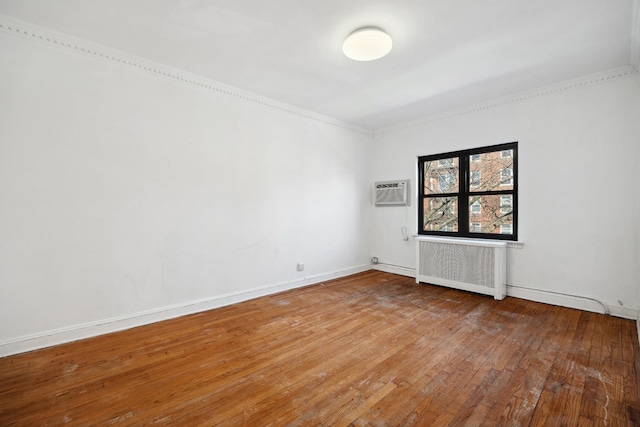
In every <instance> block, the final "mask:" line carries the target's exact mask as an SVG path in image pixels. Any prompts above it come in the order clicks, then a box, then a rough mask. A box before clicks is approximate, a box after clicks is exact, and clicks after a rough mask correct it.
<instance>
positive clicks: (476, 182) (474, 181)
mask: <svg viewBox="0 0 640 427" xmlns="http://www.w3.org/2000/svg"><path fill="white" fill-rule="evenodd" d="M481 177H482V172H481V171H479V170H477V171H471V186H472V187H480V178H481Z"/></svg>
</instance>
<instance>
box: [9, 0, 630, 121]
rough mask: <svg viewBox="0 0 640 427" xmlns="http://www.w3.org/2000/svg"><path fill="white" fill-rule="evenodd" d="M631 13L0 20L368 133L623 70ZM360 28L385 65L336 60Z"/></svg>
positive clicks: (170, 13)
mask: <svg viewBox="0 0 640 427" xmlns="http://www.w3.org/2000/svg"><path fill="white" fill-rule="evenodd" d="M634 2H635V3H637V0H484V1H478V0H396V1H391V0H0V14H3V15H6V16H9V17H14V18H17V19H20V20H23V21H27V22H30V23H33V24H36V25H39V26H42V27H45V28H49V29H52V30H56V31H59V32H63V33H67V34H70V35H73V36H76V37H80V38H83V39H86V40H89V41H91V42H94V43H98V44H102V45H104V46H107V47H109V48H113V49H117V50H120V51H123V52H126V53H128V54H133V55H136V56H139V57H142V58H145V59H148V60H151V61H155V62H158V63H161V64H165V65H169V66H171V67H174V68H178V69H182V70H185V71H188V72H190V73H193V74H197V75H200V76H203V77H206V78H209V79H212V80H215V81H218V82H222V83H224V84H226V85H231V86H235V87H238V88H241V89H243V90H247V91H250V92H254V93H256V94H259V95H262V96H266V97H269V98H272V99H275V100H278V101H281V102H285V103H288V104H291V105H294V106H297V107H300V108H303V109H306V110H310V111H313V112H316V113H320V114H323V115H326V116H330V117H333V118H336V119H338V120H342V121H345V122H348V123H353V124H357V125H360V126H363V127H366V128H370V129H378V128H381V127H385V126H390V125H393V124H397V123H400V122H404V121H408V120H411V119H414V118H417V117H421V116H425V115H429V114H433V113H438V112H443V111H446V110H449V109H452V108H456V107H460V106H464V105H468V104H472V103H476V102H481V101H485V100H488V99H493V98H497V97H501V96H505V95H509V94H512V93H516V92H522V91H526V90H530V89H534V88H538V87H542V86H545V85H548V84H552V83H556V82H560V81H563V80H568V79H572V78H576V77H581V76H584V75H587V74H591V73H595V72H598V71H603V70H607V69H611V68H615V67H620V66H624V65H629V64H630V63H631V62H632V60H631V54H630V52H631V49H632V37H636V35H633V36H632V32H633V27H634V25H636V23H637V20H638V18H637V16H636V17H635V21H634V15H637V14H638V10H637V9H638V6H637V5H636V6H635V10H634ZM634 22H636V23H634ZM363 26H378V27H380V28H383V29H384V30H386V31H387V32H388V33H389V34H390V35H391V36H392V38H393V40H394V48H393V50H392V51H391V53H390V54H389V55H388V56H387V57H385V58H383V59H381V60H379V61H374V62H356V61H352V60H349V59H347V58H346V57H345V56H344V55H343V54H342V42H343V40H344V38H345V37H346V36H347V35H349V33H351V32H352V31H353V30H355V29H357V28H360V27H363ZM636 31H637V30H636Z"/></svg>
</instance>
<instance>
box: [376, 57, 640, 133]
mask: <svg viewBox="0 0 640 427" xmlns="http://www.w3.org/2000/svg"><path fill="white" fill-rule="evenodd" d="M637 73H638V70H637V69H636V68H634V67H632V66H630V65H625V66H624V67H619V68H613V69H610V70H606V71H601V72H599V73H595V74H590V75H588V76H584V77H579V78H577V79H572V80H567V81H564V82H561V83H556V84H552V85H549V86H544V87H542V88H538V89H534V90H530V91H526V92H521V93H518V94H514V95H508V96H505V97H502V98H496V99H493V100H490V101H485V102H481V103H477V104H472V105H467V106H464V107H460V108H457V109H454V110H449V111H446V112H443V113H438V114H433V115H429V116H424V117H421V118H418V119H414V120H411V121H408V122H404V123H399V124H397V125H392V126H388V127H384V128H380V129H375V130H374V131H373V135H374V136H376V135H382V134H385V133H390V132H397V131H400V130H405V129H410V128H415V127H419V126H424V125H427V124H429V123H433V122H437V121H440V120H447V119H452V118H456V117H460V116H466V115H470V114H475V113H478V112H481V111H485V110H491V109H493V108H498V107H502V106H504V105H509V104H515V103H519V102H525V101H529V100H531V99H534V98H539V97H541V96H548V95H554V94H557V93H560V92H565V91H568V90H573V89H579V88H583V87H588V86H595V85H598V84H601V83H604V82H609V81H612V80H617V79H620V78H623V77H627V76H630V75H633V74H637Z"/></svg>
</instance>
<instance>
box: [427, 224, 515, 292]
mask: <svg viewBox="0 0 640 427" xmlns="http://www.w3.org/2000/svg"><path fill="white" fill-rule="evenodd" d="M416 246H417V263H416V265H417V271H416V282H418V283H420V282H423V283H430V284H434V285H441V286H447V287H451V288H456V289H462V290H465V291H471V292H478V293H481V294H486V295H493V297H494V298H495V299H498V300H501V299H504V297H505V295H506V293H507V243H506V242H496V241H477V240H463V239H448V238H432V237H424V236H418V237H416Z"/></svg>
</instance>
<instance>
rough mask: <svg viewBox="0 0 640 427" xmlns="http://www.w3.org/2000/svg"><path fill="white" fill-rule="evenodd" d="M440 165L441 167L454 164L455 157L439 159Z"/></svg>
mask: <svg viewBox="0 0 640 427" xmlns="http://www.w3.org/2000/svg"><path fill="white" fill-rule="evenodd" d="M438 166H440V167H441V168H445V167H450V166H453V159H439V160H438Z"/></svg>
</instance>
